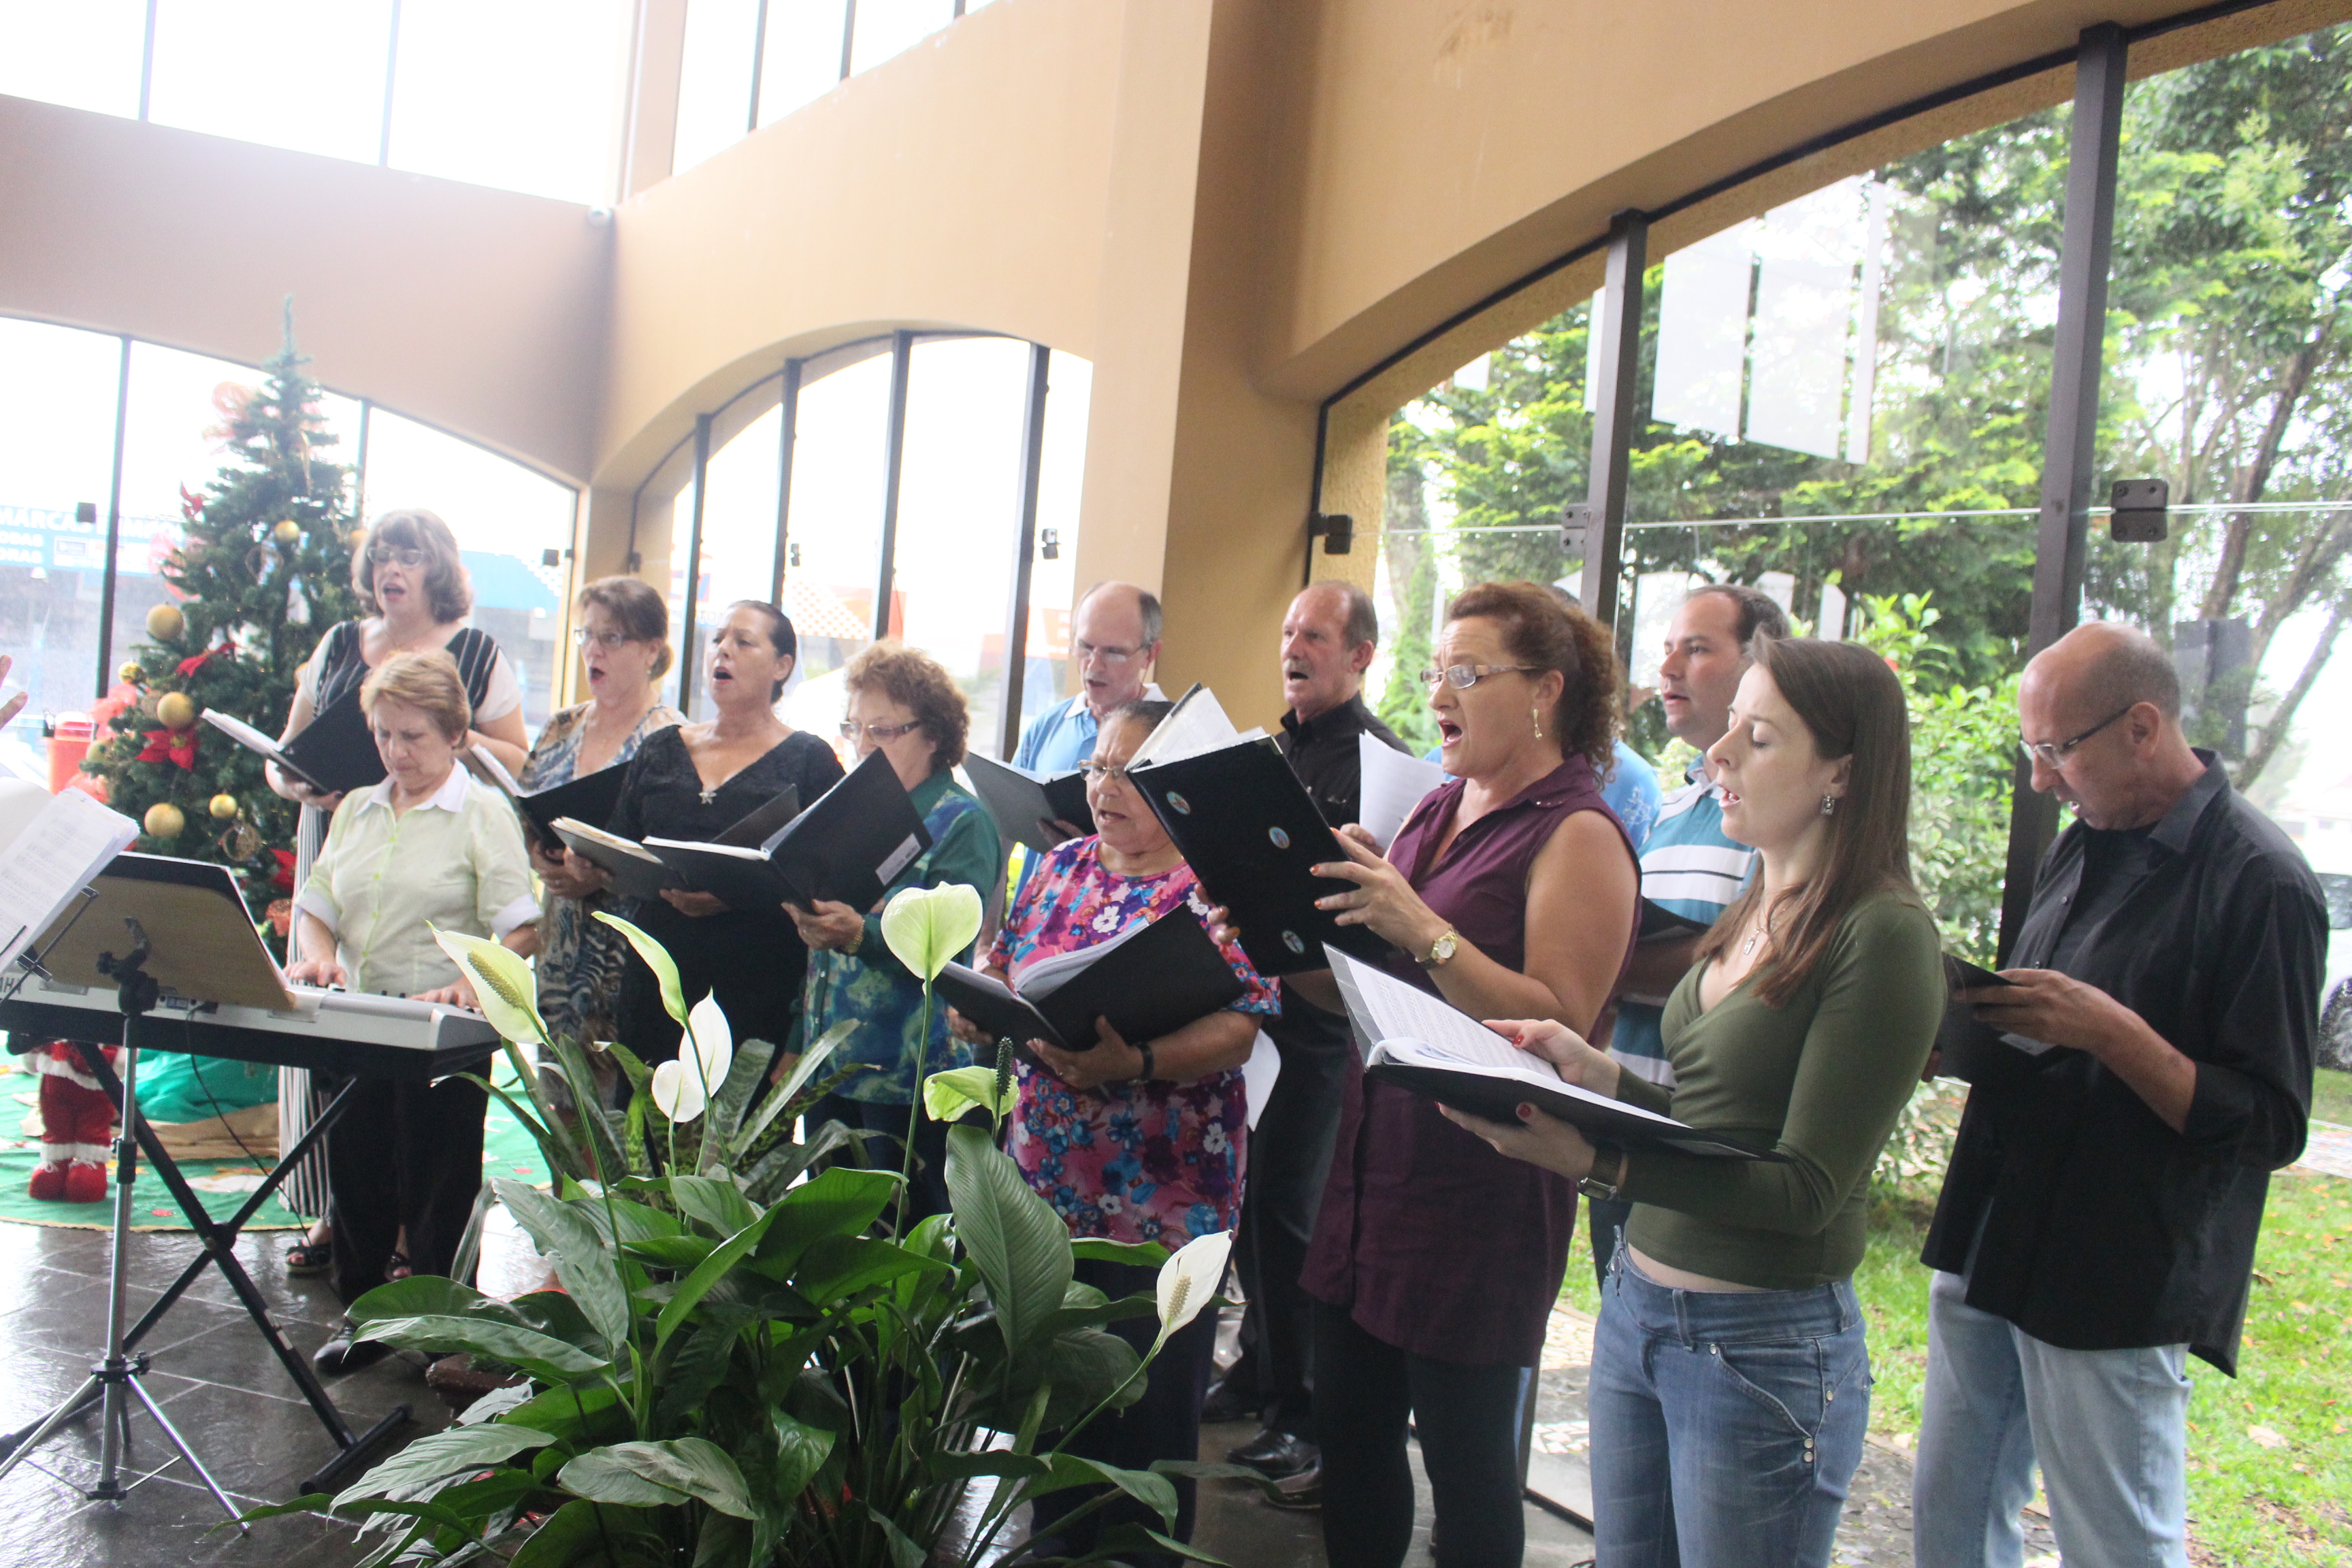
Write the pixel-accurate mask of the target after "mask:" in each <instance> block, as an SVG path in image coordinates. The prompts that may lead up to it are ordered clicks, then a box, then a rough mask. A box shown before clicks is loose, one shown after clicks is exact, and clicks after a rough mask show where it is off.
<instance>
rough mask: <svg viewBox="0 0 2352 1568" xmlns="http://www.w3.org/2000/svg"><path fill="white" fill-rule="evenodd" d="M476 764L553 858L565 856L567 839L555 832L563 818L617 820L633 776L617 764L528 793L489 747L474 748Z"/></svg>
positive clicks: (478, 770)
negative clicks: (617, 810) (617, 809)
mask: <svg viewBox="0 0 2352 1568" xmlns="http://www.w3.org/2000/svg"><path fill="white" fill-rule="evenodd" d="M472 761H473V763H474V768H475V771H476V772H477V773H479V774H480V775H481V776H482V777H483V778H485V779H487V780H488V781H489V783H490V784H491V786H492V787H494V788H495V789H497V791H498V792H499V794H500V795H505V796H506V797H507V798H508V799H509V800H510V801H512V802H514V808H515V812H516V814H517V815H518V816H520V817H521V818H522V830H523V831H524V832H525V833H527V834H529V835H530V837H531V838H532V839H533V840H535V841H536V842H537V843H538V845H539V847H541V849H544V850H545V851H546V852H547V853H548V854H550V855H561V854H562V853H563V836H562V834H559V833H558V832H556V831H555V824H556V820H557V819H558V818H559V817H566V816H568V817H570V818H572V820H573V821H574V822H610V821H611V820H612V819H613V808H614V806H617V805H620V804H621V785H622V784H623V783H624V782H625V780H626V779H627V777H628V773H629V765H628V764H627V763H613V764H612V765H611V766H609V767H603V768H599V769H597V770H596V771H595V772H594V773H583V774H581V775H580V776H579V777H578V778H576V779H572V780H571V781H570V782H568V783H565V784H556V785H553V786H552V787H551V788H548V789H541V790H526V789H524V788H523V787H522V785H520V784H517V783H516V782H515V776H514V775H513V774H512V773H509V772H507V770H506V765H505V764H504V763H500V762H499V759H498V758H497V757H496V756H494V755H492V754H491V752H490V749H489V748H488V747H487V746H476V747H474V748H473V752H472Z"/></svg>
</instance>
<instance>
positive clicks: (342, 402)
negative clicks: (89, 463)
mask: <svg viewBox="0 0 2352 1568" xmlns="http://www.w3.org/2000/svg"><path fill="white" fill-rule="evenodd" d="M261 383H262V374H261V372H260V371H259V370H257V369H256V368H255V367H253V366H251V365H243V364H238V363H236V362H235V361H233V360H224V359H213V358H211V357H209V356H207V355H205V354H192V353H182V352H181V351H180V350H178V349H167V348H162V347H159V346H158V345H156V344H154V343H133V344H132V345H131V399H130V403H129V405H127V410H126V417H125V419H124V421H123V432H122V534H121V546H120V548H119V550H118V551H117V552H116V555H115V586H114V641H113V649H114V658H115V660H116V662H118V663H120V662H121V660H122V659H125V658H129V657H130V653H131V647H132V646H133V645H134V644H137V643H140V642H143V641H145V640H146V637H147V612H148V611H149V610H150V609H152V608H153V607H154V606H155V605H160V604H162V603H163V602H164V601H165V600H166V599H168V598H174V597H177V595H174V594H173V592H172V590H171V589H169V588H168V587H166V586H165V585H164V583H163V578H162V577H161V576H159V575H158V574H157V573H158V569H159V568H160V567H161V566H162V564H163V557H164V556H165V555H166V554H168V553H169V552H171V551H172V550H173V548H175V547H176V546H177V545H178V544H179V543H180V542H181V540H182V538H183V537H184V534H183V531H182V528H181V524H182V521H183V518H182V515H181V505H182V502H181V491H182V490H183V489H185V490H186V491H187V492H188V493H189V494H192V495H195V496H199V497H201V496H202V495H203V494H204V493H205V486H206V485H207V484H209V483H210V482H211V480H212V479H213V476H214V475H215V474H217V473H219V472H220V470H221V467H222V465H223V462H224V461H225V459H226V453H225V452H224V451H223V450H222V447H221V442H220V437H218V435H216V434H215V432H216V431H218V430H219V428H220V427H221V425H222V423H223V418H224V416H223V412H222V406H221V405H222V403H223V401H224V399H225V398H226V397H227V396H230V395H237V394H241V393H242V392H243V391H244V390H246V389H248V388H254V387H258V386H259V385H260V384H261ZM319 413H320V416H321V417H322V419H323V421H324V424H323V426H322V427H321V428H320V431H319V432H318V433H317V435H316V436H314V437H312V439H313V441H314V442H315V443H316V449H317V450H318V452H319V454H320V456H321V457H322V458H327V459H330V460H331V461H335V462H341V463H352V462H356V461H357V460H358V456H357V454H358V435H359V405H358V404H357V403H355V402H353V401H352V399H350V398H347V397H337V396H334V395H331V394H328V395H321V397H320V403H319Z"/></svg>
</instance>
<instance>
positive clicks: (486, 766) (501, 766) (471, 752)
mask: <svg viewBox="0 0 2352 1568" xmlns="http://www.w3.org/2000/svg"><path fill="white" fill-rule="evenodd" d="M467 753H468V757H469V765H471V766H472V768H473V770H474V771H475V772H476V773H479V774H481V775H482V778H483V780H484V782H485V783H488V784H495V785H497V786H498V788H499V792H500V793H501V794H503V795H505V796H506V797H507V798H508V799H509V800H520V799H521V798H522V795H523V789H522V785H520V784H517V783H515V776H514V774H512V773H509V772H507V765H506V764H505V763H502V762H500V761H499V759H498V758H497V757H496V756H495V755H494V754H492V752H491V751H490V749H489V748H488V746H482V745H475V746H469V747H467Z"/></svg>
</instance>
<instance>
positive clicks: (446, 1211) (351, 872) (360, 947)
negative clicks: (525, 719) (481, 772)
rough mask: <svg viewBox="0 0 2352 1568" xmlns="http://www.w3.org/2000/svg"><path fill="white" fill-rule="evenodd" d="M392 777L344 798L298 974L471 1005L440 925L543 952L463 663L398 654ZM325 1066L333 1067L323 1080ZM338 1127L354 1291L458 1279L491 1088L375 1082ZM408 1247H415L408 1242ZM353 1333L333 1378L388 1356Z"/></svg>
mask: <svg viewBox="0 0 2352 1568" xmlns="http://www.w3.org/2000/svg"><path fill="white" fill-rule="evenodd" d="M360 700H361V703H362V706H363V707H364V708H365V709H366V710H367V716H368V723H369V726H370V727H371V728H372V729H373V731H374V732H375V743H376V750H377V751H378V752H380V753H382V755H383V765H384V770H385V774H386V776H385V778H384V781H383V783H382V784H378V785H376V786H375V787H374V788H373V789H369V790H364V791H358V792H354V793H353V794H352V795H348V796H346V797H345V798H344V800H343V802H342V804H341V805H339V806H338V807H337V808H336V810H335V820H334V824H333V826H331V827H330V828H329V829H328V831H327V842H326V845H325V846H324V847H322V848H321V849H320V851H319V858H318V863H317V864H316V865H315V866H314V867H313V868H311V872H310V881H309V882H308V883H307V884H305V885H304V887H303V889H302V891H301V895H300V896H299V898H298V899H297V900H295V921H296V925H295V932H294V940H295V951H296V953H297V954H298V955H299V956H298V957H297V958H296V961H295V962H294V963H292V964H290V965H289V967H288V969H287V972H286V974H287V978H288V979H289V980H291V981H294V982H296V983H298V984H310V985H329V984H336V985H348V986H350V987H351V988H352V990H355V991H367V992H373V993H376V994H382V995H394V996H416V997H420V998H422V999H423V1000H426V1001H434V1002H452V1003H458V1004H462V1005H472V1003H473V1000H474V998H473V995H472V993H471V992H470V991H468V990H467V989H466V987H465V984H464V981H463V979H462V977H461V976H460V975H459V973H458V972H457V965H456V963H452V962H451V961H450V959H449V956H448V955H447V954H446V953H445V952H442V951H441V949H440V947H439V945H438V944H437V943H436V942H435V941H434V938H433V929H434V927H436V926H438V927H440V928H441V929H442V930H444V931H461V932H464V933H466V934H467V935H470V936H481V937H489V938H493V939H495V940H497V941H499V942H503V943H505V944H506V945H507V946H508V947H509V948H511V949H513V950H514V951H515V952H519V953H521V954H523V955H525V956H526V957H528V956H530V954H532V953H534V952H537V951H538V948H539V929H538V925H537V923H536V922H537V921H538V919H539V913H540V909H539V902H538V900H536V899H534V898H533V897H532V895H531V889H530V861H529V859H528V858H526V856H525V854H524V850H523V841H522V828H521V826H520V824H519V823H518V822H517V821H516V818H515V813H514V808H513V807H512V806H511V805H508V804H507V802H506V800H505V799H504V797H502V796H500V795H498V794H497V793H496V792H494V791H492V790H490V789H488V788H487V787H485V786H484V785H482V784H478V783H476V782H475V780H474V778H473V776H472V775H471V774H469V773H467V772H466V770H465V769H463V768H461V767H459V766H458V765H457V751H458V747H459V746H460V745H461V744H462V743H463V742H464V740H465V737H466V733H467V728H468V726H469V724H470V722H471V719H472V714H471V711H470V710H469V708H468V705H467V701H466V690H465V686H464V684H463V682H462V681H461V679H460V678H459V676H458V673H457V663H456V661H455V660H453V659H452V658H450V657H449V656H448V655H447V654H446V653H443V652H440V651H438V650H436V651H434V652H430V653H397V654H394V655H393V656H392V657H391V658H387V659H385V660H384V661H383V663H382V664H381V665H379V666H377V667H376V668H375V669H374V671H373V673H371V674H370V675H369V676H368V678H367V683H366V684H365V685H364V686H362V688H361V689H360ZM322 1076H323V1075H322ZM353 1099H354V1103H353V1104H352V1106H351V1107H350V1108H349V1109H348V1110H346V1111H345V1112H344V1113H343V1118H342V1120H341V1121H339V1122H337V1123H336V1125H335V1129H334V1131H332V1132H331V1133H330V1134H329V1135H328V1138H327V1170H328V1184H329V1186H330V1188H331V1191H332V1194H333V1204H332V1208H331V1216H332V1219H333V1226H334V1237H333V1241H332V1246H333V1249H334V1279H335V1289H336V1293H337V1294H339V1295H340V1296H341V1297H342V1299H343V1300H345V1301H351V1300H356V1299H357V1298H358V1297H360V1296H362V1295H363V1294H365V1293H366V1292H367V1291H369V1290H371V1289H374V1288H375V1287H376V1286H378V1285H381V1284H383V1282H384V1281H385V1280H386V1279H391V1278H395V1277H397V1276H399V1275H401V1274H406V1273H416V1274H446V1273H447V1272H448V1271H449V1269H450V1268H451V1267H452V1265H453V1264H454V1263H455V1261H456V1258H457V1241H458V1237H460V1236H461V1235H462V1234H463V1233H464V1231H465V1228H466V1223H467V1219H468V1218H470V1217H471V1215H472V1213H473V1207H474V1199H475V1195H476V1194H477V1193H478V1191H479V1190H480V1187H481V1180H482V1115H483V1112H484V1110H486V1109H487V1106H488V1097H487V1096H486V1095H485V1094H484V1093H483V1092H482V1090H481V1089H480V1088H479V1087H478V1085H475V1084H473V1083H470V1082H468V1081H467V1080H466V1079H462V1078H449V1079H443V1080H442V1081H440V1082H439V1083H436V1084H425V1083H420V1082H417V1081H415V1080H413V1079H401V1080H394V1079H372V1078H364V1077H363V1078H361V1079H359V1080H358V1083H357V1086H356V1089H355V1090H354V1095H353ZM402 1253H405V1254H406V1256H405V1257H403V1256H402ZM384 1353H385V1347H383V1346H382V1345H380V1344H376V1343H375V1342H373V1341H361V1342H358V1343H356V1344H354V1343H353V1342H352V1339H351V1336H350V1333H349V1331H345V1332H344V1333H342V1334H341V1335H339V1336H337V1337H336V1338H335V1339H333V1340H331V1341H330V1342H328V1344H327V1345H326V1347H325V1348H324V1349H322V1350H320V1352H319V1353H318V1356H317V1358H316V1359H317V1361H318V1363H319V1365H320V1370H322V1371H325V1372H329V1373H336V1372H349V1371H352V1370H355V1369H356V1368H358V1367H361V1366H363V1365H366V1364H367V1363H370V1362H373V1361H375V1360H378V1359H380V1358H381V1357H382V1356H383V1354H384Z"/></svg>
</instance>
